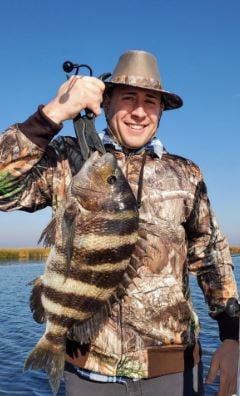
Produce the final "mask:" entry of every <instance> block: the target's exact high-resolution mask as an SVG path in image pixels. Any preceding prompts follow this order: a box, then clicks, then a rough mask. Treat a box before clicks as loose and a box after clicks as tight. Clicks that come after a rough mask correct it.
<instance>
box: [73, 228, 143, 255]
mask: <svg viewBox="0 0 240 396" xmlns="http://www.w3.org/2000/svg"><path fill="white" fill-rule="evenodd" d="M136 237H137V232H133V233H131V234H130V235H122V236H121V238H119V236H117V235H104V234H103V235H98V236H97V238H96V235H95V234H94V233H91V234H87V235H86V236H85V235H83V234H80V235H77V234H76V235H75V238H74V247H76V248H81V249H84V250H86V251H92V250H102V248H103V246H111V249H116V248H118V247H119V246H122V245H132V244H135V242H136Z"/></svg>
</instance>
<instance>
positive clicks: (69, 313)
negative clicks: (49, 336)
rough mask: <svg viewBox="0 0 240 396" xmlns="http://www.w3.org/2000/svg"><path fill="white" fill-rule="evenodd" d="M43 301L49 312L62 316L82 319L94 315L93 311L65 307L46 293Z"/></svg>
mask: <svg viewBox="0 0 240 396" xmlns="http://www.w3.org/2000/svg"><path fill="white" fill-rule="evenodd" d="M42 302H43V306H44V308H45V310H46V311H47V313H51V314H54V315H57V316H60V317H66V318H69V319H70V318H71V319H72V320H73V321H74V320H80V321H82V320H85V319H87V318H88V317H89V316H91V315H92V313H91V312H89V311H87V312H82V311H80V309H78V310H77V309H74V308H70V307H63V306H62V305H61V304H59V303H55V302H53V301H52V300H49V299H48V298H47V297H46V296H45V295H43V296H42ZM101 306H102V305H101ZM59 323H60V322H59Z"/></svg>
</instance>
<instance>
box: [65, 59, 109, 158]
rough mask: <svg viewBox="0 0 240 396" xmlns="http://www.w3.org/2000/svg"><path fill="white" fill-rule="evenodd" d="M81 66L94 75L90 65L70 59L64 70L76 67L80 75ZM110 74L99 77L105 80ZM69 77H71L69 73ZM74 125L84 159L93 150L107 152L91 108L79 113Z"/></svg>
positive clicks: (69, 70)
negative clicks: (76, 62)
mask: <svg viewBox="0 0 240 396" xmlns="http://www.w3.org/2000/svg"><path fill="white" fill-rule="evenodd" d="M80 68H86V69H88V70H89V75H90V76H92V75H93V72H92V69H91V67H90V66H89V65H86V64H75V63H72V62H70V61H66V62H64V64H63V70H64V71H65V72H66V73H71V72H72V71H73V70H74V69H75V73H74V74H75V76H76V75H78V73H79V69H80ZM110 76H111V73H103V74H101V76H99V77H98V78H99V79H100V80H102V81H105V80H106V79H107V78H109V77H110ZM67 78H69V76H68V75H67ZM73 125H74V130H75V133H76V136H77V139H78V144H79V146H80V150H81V154H82V157H83V160H84V161H86V160H87V159H88V158H89V156H90V155H91V153H92V152H93V151H96V150H97V151H99V152H100V153H101V154H104V153H105V148H104V146H103V144H102V142H101V139H100V137H99V135H98V133H97V131H96V128H95V114H94V113H93V112H92V111H91V110H89V109H85V114H81V113H80V114H78V115H77V117H75V118H74V120H73Z"/></svg>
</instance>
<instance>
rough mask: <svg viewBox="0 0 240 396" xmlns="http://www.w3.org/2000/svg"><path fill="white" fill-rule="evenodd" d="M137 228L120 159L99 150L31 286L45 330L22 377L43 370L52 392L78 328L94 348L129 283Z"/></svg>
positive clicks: (60, 217) (73, 190) (59, 219)
mask: <svg viewBox="0 0 240 396" xmlns="http://www.w3.org/2000/svg"><path fill="white" fill-rule="evenodd" d="M138 224H139V214H138V206H137V202H136V199H135V196H134V194H133V192H132V189H131V187H130V186H129V183H128V181H127V179H126V177H125V176H124V174H123V172H122V171H121V169H120V168H119V166H118V164H117V160H116V158H115V157H114V155H113V154H111V153H105V154H103V155H100V154H99V153H98V152H97V151H95V152H94V153H93V154H92V155H91V156H90V158H89V159H88V160H87V161H86V162H85V163H84V165H83V166H82V168H81V169H80V170H79V172H78V173H77V174H76V175H75V176H73V178H72V181H71V183H70V186H69V188H68V190H67V192H66V195H65V198H64V200H63V202H62V203H61V205H59V208H58V209H57V211H56V215H55V216H54V217H53V219H52V221H51V222H50V223H49V225H48V226H47V227H46V229H45V230H44V231H43V233H42V235H41V238H40V241H42V242H43V243H44V245H45V246H49V247H51V249H50V252H49V256H48V258H47V261H46V266H45V271H44V274H43V275H41V276H40V277H39V278H37V279H35V280H34V281H33V282H32V284H33V289H32V293H31V297H30V307H31V310H32V312H33V317H34V319H35V320H36V321H37V322H39V323H44V322H46V328H45V332H44V334H43V335H42V337H41V338H40V340H39V341H38V342H37V344H36V345H35V347H34V348H33V350H32V351H31V352H30V354H29V356H28V357H27V359H26V361H25V364H24V371H25V370H28V369H32V370H39V369H41V370H44V371H45V372H46V373H47V375H48V378H49V383H50V385H51V388H52V392H53V393H54V394H56V393H57V392H58V389H59V385H60V380H61V377H62V374H63V371H64V363H65V351H66V339H67V337H68V335H69V334H70V333H71V331H72V329H73V328H74V326H76V327H77V329H78V337H80V340H79V341H80V342H82V343H86V342H90V341H91V340H92V339H93V338H94V336H95V335H96V334H97V332H98V331H99V329H100V326H101V323H104V320H105V318H106V317H107V316H108V315H109V312H110V311H111V307H112V304H113V303H114V302H116V301H117V300H119V299H121V298H122V296H123V295H124V292H125V290H126V288H127V286H128V285H129V283H130V282H131V278H132V277H133V276H132V274H133V273H134V271H136V270H135V268H134V267H133V265H132V264H131V256H132V254H133V250H134V246H135V244H136V241H137V239H138Z"/></svg>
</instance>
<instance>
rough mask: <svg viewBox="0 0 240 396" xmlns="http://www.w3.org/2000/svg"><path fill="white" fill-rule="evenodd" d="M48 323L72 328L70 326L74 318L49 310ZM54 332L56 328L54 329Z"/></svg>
mask: <svg viewBox="0 0 240 396" xmlns="http://www.w3.org/2000/svg"><path fill="white" fill-rule="evenodd" d="M48 324H51V327H52V325H53V326H55V327H56V326H59V327H63V326H65V327H67V328H68V329H70V327H72V325H73V319H72V318H68V317H67V316H64V315H55V314H54V313H52V312H48ZM52 331H53V332H54V328H53V330H52Z"/></svg>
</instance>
